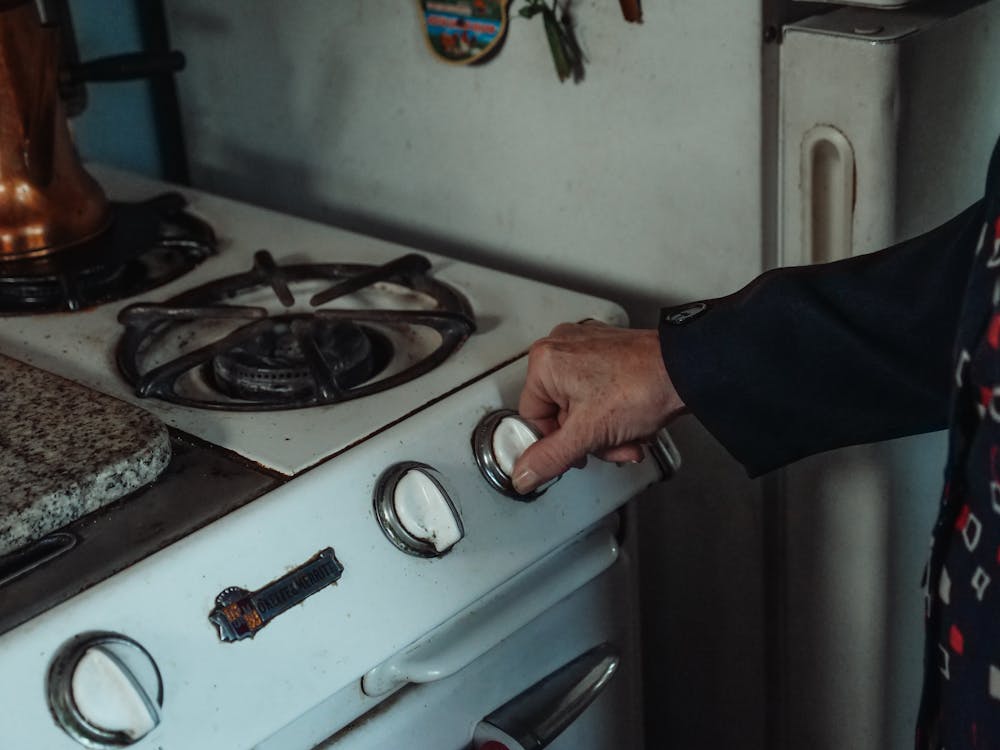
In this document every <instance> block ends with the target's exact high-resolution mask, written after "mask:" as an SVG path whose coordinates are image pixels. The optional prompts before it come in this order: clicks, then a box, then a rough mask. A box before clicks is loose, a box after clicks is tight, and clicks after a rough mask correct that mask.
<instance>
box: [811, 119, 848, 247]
mask: <svg viewBox="0 0 1000 750" xmlns="http://www.w3.org/2000/svg"><path fill="white" fill-rule="evenodd" d="M854 170H855V164H854V147H853V146H852V145H851V142H850V140H848V138H847V136H846V135H844V134H843V133H842V132H841V131H840V130H838V129H837V128H835V127H834V126H833V125H817V126H815V127H814V128H811V129H810V130H809V131H808V132H806V134H805V136H803V138H802V249H803V258H804V259H805V262H806V263H828V262H830V261H832V260H841V259H842V258H849V257H850V256H851V254H852V243H853V234H854V232H853V230H854V184H855V180H854V177H855V175H854Z"/></svg>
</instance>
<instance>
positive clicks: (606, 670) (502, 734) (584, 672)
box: [473, 643, 621, 750]
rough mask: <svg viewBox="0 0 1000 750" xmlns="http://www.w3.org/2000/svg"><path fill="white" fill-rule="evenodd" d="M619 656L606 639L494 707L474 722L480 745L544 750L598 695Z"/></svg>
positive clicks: (488, 749)
mask: <svg viewBox="0 0 1000 750" xmlns="http://www.w3.org/2000/svg"><path fill="white" fill-rule="evenodd" d="M620 661H621V657H620V656H619V654H618V650H617V649H616V648H615V647H614V646H613V645H611V644H610V643H602V644H601V645H600V646H596V647H594V648H592V649H590V650H589V651H587V652H586V653H584V654H581V655H580V656H578V657H576V658H575V659H573V660H572V661H571V662H569V663H568V664H564V665H563V666H561V667H560V668H559V669H557V670H556V671H555V672H553V673H552V674H550V675H549V676H548V677H544V678H542V679H541V680H539V681H538V682H536V683H535V684H534V685H532V686H531V687H529V688H528V689H527V690H525V691H524V692H522V693H520V694H518V695H516V696H515V697H514V698H512V699H511V700H509V701H508V702H507V703H505V704H504V705H502V706H501V707H500V708H498V709H497V710H496V711H494V712H493V713H491V714H490V715H489V716H487V717H486V718H485V719H483V720H482V721H481V722H479V725H478V726H477V727H476V732H475V735H474V736H473V747H474V748H476V750H542V748H545V747H548V746H549V744H551V743H552V741H553V740H555V739H556V738H557V737H558V736H559V735H560V734H562V733H563V730H565V729H566V728H568V727H569V726H570V725H571V724H572V723H573V722H574V721H576V720H577V718H579V716H580V714H582V713H583V712H584V711H586V710H587V708H589V707H590V704H591V703H593V702H594V701H595V700H597V697H598V696H600V695H601V694H602V693H603V692H604V689H605V688H606V687H607V686H608V684H609V683H610V682H611V678H612V677H614V676H615V672H616V671H617V670H618V664H619V662H620Z"/></svg>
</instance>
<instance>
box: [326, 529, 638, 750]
mask: <svg viewBox="0 0 1000 750" xmlns="http://www.w3.org/2000/svg"><path fill="white" fill-rule="evenodd" d="M632 565H633V561H632V556H631V555H630V554H629V550H628V546H627V545H625V546H624V548H623V549H622V550H621V554H620V555H619V557H618V560H617V561H616V562H615V563H614V565H612V566H611V567H610V568H608V569H607V570H606V571H605V572H604V573H602V574H601V575H599V576H598V577H597V578H595V579H593V580H591V581H590V582H589V583H587V584H585V585H584V586H582V587H581V588H579V589H577V590H576V591H575V592H574V593H572V594H571V595H569V596H568V597H566V598H564V599H562V600H561V601H559V602H558V603H557V604H555V605H554V606H552V607H550V608H549V609H548V610H546V611H545V612H544V613H543V614H541V615H540V616H539V617H537V618H536V619H534V620H532V621H531V622H529V623H528V624H527V625H525V626H524V627H522V628H520V629H519V630H517V631H516V632H515V633H513V634H512V635H509V636H508V637H506V638H505V639H504V640H502V641H501V642H500V643H499V644H497V645H496V646H494V647H493V648H491V649H490V650H488V651H487V652H486V653H484V654H483V655H482V656H480V657H479V658H477V659H476V660H474V661H473V662H471V663H470V664H468V665H467V666H465V667H464V668H462V669H460V670H459V671H457V672H455V673H454V674H452V675H451V676H449V677H445V678H443V679H440V680H435V681H432V682H427V683H425V684H419V685H410V686H408V687H406V688H404V689H403V690H401V691H399V692H398V693H396V694H395V695H394V696H392V697H391V698H389V699H388V700H387V701H386V704H385V705H383V706H380V707H379V708H377V709H375V710H374V711H371V712H369V713H367V714H365V715H364V716H362V717H360V718H359V719H358V720H357V721H355V722H354V723H353V724H352V725H350V726H348V727H345V728H344V729H343V730H341V731H340V732H338V733H337V734H336V735H334V736H333V737H331V738H329V739H328V740H326V741H325V742H323V743H321V744H320V745H318V746H317V750H370V748H386V749H388V748H397V747H398V748H408V749H413V750H470V749H471V748H480V747H482V748H489V749H490V750H500V749H501V748H504V747H506V748H509V750H521V748H526V749H527V750H534V748H538V747H546V748H550V750H610V749H611V748H614V749H615V750H621V749H623V748H638V747H642V727H641V724H642V722H641V718H642V715H641V708H640V706H641V702H640V700H641V695H640V684H639V663H638V662H639V649H638V634H637V630H636V624H635V623H636V622H637V618H636V616H635V615H636V612H635V608H636V599H635V595H634V591H635V581H634V578H633V576H634V571H633V569H632ZM610 660H614V661H615V662H616V666H615V667H611V666H610V663H609V661H610ZM602 670H603V671H604V672H606V671H612V670H613V672H614V674H613V675H610V677H611V678H610V679H607V676H608V675H606V674H603V672H602ZM581 693H584V694H585V696H584V697H583V698H582V699H581ZM567 704H572V705H567ZM538 729H541V730H542V731H541V732H539V733H540V734H547V735H548V736H547V737H546V738H545V740H546V741H545V743H544V744H538V743H534V744H532V742H529V741H527V740H525V739H524V738H525V737H526V736H530V735H531V734H532V730H538ZM505 738H506V739H505ZM491 742H493V743H495V744H490V743H491Z"/></svg>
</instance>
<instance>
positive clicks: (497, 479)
mask: <svg viewBox="0 0 1000 750" xmlns="http://www.w3.org/2000/svg"><path fill="white" fill-rule="evenodd" d="M541 437H542V436H541V434H540V433H539V432H538V430H536V429H535V428H534V427H533V426H532V425H531V424H530V423H529V422H526V421H525V420H524V419H522V418H521V417H520V416H518V414H517V412H516V411H513V410H511V409H500V410H499V411H494V412H492V413H490V414H487V415H486V416H485V417H484V418H483V419H482V421H480V422H479V424H478V425H477V426H476V429H475V432H474V433H473V435H472V450H473V453H474V454H475V457H476V465H477V466H478V467H479V470H480V471H481V472H482V474H483V476H484V477H485V478H486V481H487V482H488V483H489V485H490V486H491V487H492V488H493V489H495V490H496V491H497V492H500V493H502V494H504V495H506V496H507V497H510V498H512V499H514V500H521V501H525V502H527V501H531V500H534V499H536V498H537V497H538V496H539V495H540V494H541V493H542V492H544V491H545V490H546V489H547V488H548V486H550V485H551V482H550V483H549V484H546V485H543V486H542V487H540V488H539V489H538V490H536V491H535V492H532V493H530V494H527V495H521V494H519V493H518V492H517V491H516V490H515V489H514V485H513V483H512V482H511V474H512V473H513V470H514V463H515V462H516V461H517V459H518V458H519V457H520V455H521V454H522V453H524V451H526V450H527V449H528V448H529V447H530V446H531V445H533V444H534V443H536V442H538V440H540V439H541Z"/></svg>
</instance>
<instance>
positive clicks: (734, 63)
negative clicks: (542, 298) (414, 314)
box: [167, 0, 761, 302]
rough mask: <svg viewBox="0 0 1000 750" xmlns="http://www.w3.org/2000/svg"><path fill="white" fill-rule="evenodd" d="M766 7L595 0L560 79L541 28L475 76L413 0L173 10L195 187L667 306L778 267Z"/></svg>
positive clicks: (520, 33)
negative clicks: (455, 61)
mask: <svg viewBox="0 0 1000 750" xmlns="http://www.w3.org/2000/svg"><path fill="white" fill-rule="evenodd" d="M756 5H757V3H752V2H739V3H734V2H732V0H699V2H695V3H692V2H686V1H685V0H661V1H660V2H647V3H646V6H647V7H646V9H645V13H646V22H645V24H643V25H642V26H634V25H629V24H626V23H625V22H624V21H623V20H622V18H621V13H620V10H619V8H618V3H617V2H615V0H587V1H586V2H577V3H576V4H575V7H576V8H577V15H578V18H579V36H580V39H581V42H582V44H583V46H584V48H585V50H586V53H587V56H588V60H589V62H588V65H587V78H586V80H585V81H584V82H583V83H582V84H580V85H573V84H572V83H564V84H562V85H560V84H559V83H558V80H557V79H556V77H555V73H554V70H553V68H552V63H551V58H550V57H549V53H548V48H547V44H546V40H545V36H544V33H543V29H542V24H541V20H540V19H537V18H536V19H533V20H530V21H529V20H525V19H522V18H520V17H517V18H515V19H513V20H512V23H511V29H510V34H509V37H508V40H507V42H506V45H505V47H504V48H503V49H502V51H501V52H500V55H499V56H498V57H497V58H496V59H495V60H494V61H492V62H490V63H488V64H486V65H483V66H480V67H476V68H462V67H453V66H449V65H447V64H443V63H440V62H438V61H437V60H436V59H435V58H434V57H433V56H432V55H431V53H430V51H429V50H428V48H427V46H426V44H425V42H424V39H423V36H422V30H421V26H420V24H421V21H420V17H419V10H418V5H417V2H416V0H412V1H411V2H399V0H354V1H351V2H348V1H347V0H338V2H334V3H330V2H322V0H299V1H298V2H294V3H267V4H264V3H256V4H252V5H251V4H247V3H245V2H235V1H233V0H229V2H216V3H211V4H206V3H199V2H195V1H194V0H172V2H170V3H168V4H167V6H168V13H169V18H170V25H171V35H172V39H173V41H174V43H175V44H176V45H177V46H179V47H180V48H181V49H182V50H183V51H184V52H185V53H186V54H187V56H188V60H189V63H188V69H187V72H186V73H185V74H183V75H182V76H181V77H180V78H179V84H180V87H181V98H182V107H183V109H184V112H185V117H184V125H185V132H186V136H187V139H188V146H189V151H190V155H191V168H192V174H193V178H194V180H195V181H196V182H197V183H198V184H200V185H202V186H205V187H208V188H214V189H217V190H220V191H223V192H230V193H236V194H238V195H241V196H243V197H246V198H249V199H252V200H256V201H259V202H265V203H269V204H272V205H279V206H282V207H284V208H287V209H289V210H291V211H294V212H296V213H307V214H310V215H313V216H321V217H327V218H333V219H338V220H341V221H342V222H343V221H346V220H350V221H353V222H355V223H358V224H362V225H367V226H375V227H379V228H381V230H382V231H387V228H388V229H389V230H391V229H396V230H399V231H405V232H409V233H413V234H415V235H417V236H425V237H427V238H442V239H446V240H448V241H449V242H451V243H454V245H455V247H456V248H462V249H467V251H468V254H470V255H474V256H475V257H478V258H479V259H481V260H485V261H490V262H493V263H496V264H499V265H508V266H509V265H510V264H514V265H516V266H517V267H519V268H522V269H524V270H531V271H536V272H539V273H544V274H546V275H548V276H551V277H559V278H565V279H567V280H569V281H575V282H580V283H583V284H591V285H598V286H607V287H609V288H611V287H621V288H624V289H628V290H630V291H633V292H635V293H636V294H638V295H642V296H644V297H646V298H648V299H649V300H656V301H657V302H659V301H661V300H662V299H664V298H677V299H680V298H687V297H690V296H705V295H710V294H715V293H721V292H725V291H728V290H731V289H733V288H734V287H736V286H738V285H740V284H742V283H743V282H745V281H747V280H749V279H750V278H751V277H752V276H753V275H755V273H756V272H757V270H758V269H759V264H760V262H759V255H760V252H759V249H758V247H759V235H760V214H761V206H760V199H759V192H760V191H759V184H760V179H761V178H760V166H759V161H760V156H759V152H760V145H759V144H760V125H759V121H760V117H759V110H760V103H759V98H760V93H759V89H760V84H759V80H760V72H759V63H758V52H757V50H758V45H759V34H760V29H759V18H758V16H759V10H758V9H756V7H755V6H756ZM517 7H520V3H519V2H517V3H515V5H514V10H516V8H517Z"/></svg>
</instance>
